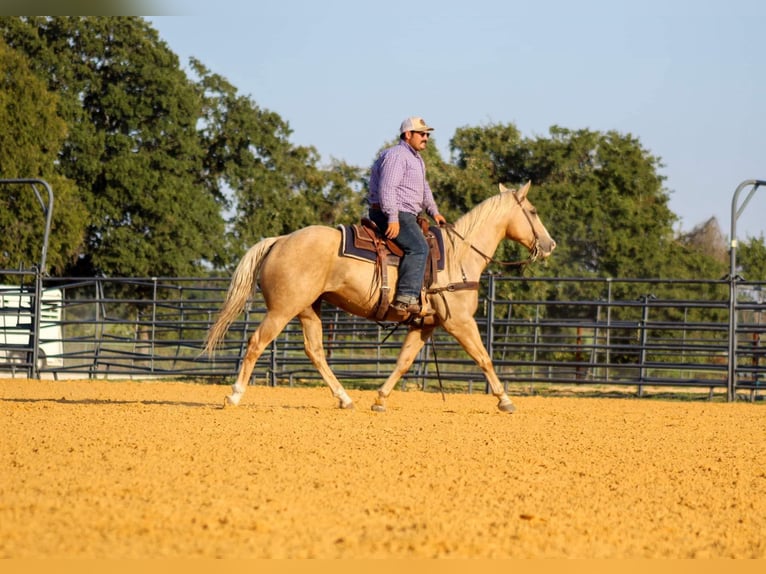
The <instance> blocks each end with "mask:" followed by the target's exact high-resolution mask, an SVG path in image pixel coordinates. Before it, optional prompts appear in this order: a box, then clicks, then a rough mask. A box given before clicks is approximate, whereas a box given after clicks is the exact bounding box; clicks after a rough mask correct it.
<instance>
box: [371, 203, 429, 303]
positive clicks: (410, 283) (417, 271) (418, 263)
mask: <svg viewBox="0 0 766 574" xmlns="http://www.w3.org/2000/svg"><path fill="white" fill-rule="evenodd" d="M370 219H372V220H373V221H374V222H375V224H376V225H377V226H378V229H380V230H381V231H382V232H383V233H385V231H386V228H387V227H388V218H387V217H386V214H385V213H383V212H382V211H380V210H377V209H371V210H370ZM394 243H396V244H397V245H398V246H399V247H401V248H402V251H404V256H403V257H402V260H401V261H400V262H399V280H398V281H397V284H396V285H397V286H396V297H397V298H400V297H402V296H406V297H414V298H415V299H416V300H420V288H421V286H422V285H423V276H424V275H425V273H426V260H427V258H428V242H427V241H426V238H425V236H424V235H423V230H422V229H420V225H418V222H417V216H415V215H413V214H411V213H407V212H404V211H400V212H399V235H397V236H396V238H395V239H394Z"/></svg>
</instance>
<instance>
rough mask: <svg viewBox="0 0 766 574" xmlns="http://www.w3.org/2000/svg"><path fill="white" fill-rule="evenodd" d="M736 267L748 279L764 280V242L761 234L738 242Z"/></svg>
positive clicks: (765, 265)
mask: <svg viewBox="0 0 766 574" xmlns="http://www.w3.org/2000/svg"><path fill="white" fill-rule="evenodd" d="M736 259H737V261H736V263H737V267H738V268H739V270H740V271H741V273H742V276H743V277H744V278H745V279H747V280H748V281H766V243H764V237H763V234H761V235H760V237H751V238H749V239H748V240H747V241H742V242H740V243H739V245H738V248H737V255H736Z"/></svg>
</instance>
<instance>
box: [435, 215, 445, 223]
mask: <svg viewBox="0 0 766 574" xmlns="http://www.w3.org/2000/svg"><path fill="white" fill-rule="evenodd" d="M434 221H435V222H436V223H438V224H439V225H447V220H446V219H444V216H443V215H442V214H441V213H439V214H437V215H436V216H434Z"/></svg>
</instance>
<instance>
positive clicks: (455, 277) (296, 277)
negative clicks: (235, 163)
mask: <svg viewBox="0 0 766 574" xmlns="http://www.w3.org/2000/svg"><path fill="white" fill-rule="evenodd" d="M530 184H531V182H527V183H526V184H525V185H524V186H523V187H522V188H521V189H519V190H514V189H508V188H506V187H505V186H504V185H503V184H500V185H499V190H500V192H499V193H498V194H496V195H493V196H490V197H488V198H487V199H485V200H484V201H482V202H481V203H480V204H478V205H476V206H475V207H474V208H472V209H471V210H470V211H468V212H467V213H465V214H464V215H462V216H461V217H460V218H459V219H458V220H457V221H455V223H454V225H448V226H445V227H446V234H445V238H444V241H443V243H444V259H445V262H444V268H443V270H440V271H438V272H437V273H436V276H435V277H434V278H433V282H432V284H431V285H428V286H425V287H426V289H425V291H424V297H423V300H424V303H425V305H424V309H428V311H429V312H430V314H428V315H426V316H424V317H420V316H419V317H417V318H416V320H412V321H407V322H406V324H407V328H408V331H407V334H406V336H405V339H404V342H403V344H402V347H401V349H400V351H399V355H398V357H397V360H396V365H395V367H394V370H393V371H392V372H391V374H390V376H389V377H388V378H387V379H386V380H385V382H384V383H383V385H381V387H380V388H379V389H378V392H377V396H376V398H375V401H374V404H373V405H372V407H371V408H372V410H373V411H376V412H384V411H385V410H386V399H387V398H388V397H389V395H390V394H391V391H392V390H393V389H394V386H395V385H396V383H397V382H398V381H399V380H400V379H401V378H402V376H404V374H405V373H406V372H407V371H408V370H409V368H410V367H411V366H412V363H413V361H414V360H415V357H416V356H417V354H418V352H419V351H420V350H421V348H422V347H423V345H425V343H426V342H427V341H428V339H429V337H430V336H431V335H432V333H433V331H434V329H436V328H437V327H439V326H441V327H442V328H444V330H446V331H447V332H448V333H449V334H451V335H452V336H453V337H455V339H457V341H458V342H459V343H460V345H461V346H462V347H463V349H464V350H465V351H466V352H467V353H468V355H469V356H470V357H471V358H472V359H473V360H474V361H475V362H476V364H477V365H478V367H479V368H480V369H481V370H482V371H483V374H484V377H485V378H486V380H487V382H488V383H489V386H490V388H491V391H492V394H493V395H494V396H495V397H496V398H497V399H498V403H497V408H498V409H499V410H500V411H502V412H506V413H512V412H514V411H515V410H516V408H515V406H514V405H513V403H512V402H511V400H510V398H509V397H508V395H507V393H506V392H505V390H504V388H503V385H502V383H501V382H500V379H499V378H498V376H497V373H496V372H495V369H494V366H493V364H492V359H491V358H490V356H489V354H488V353H487V350H486V348H485V347H484V344H483V342H482V339H481V335H480V333H479V327H478V325H477V324H476V320H475V319H474V314H475V312H476V309H477V307H478V303H479V294H478V288H479V279H480V277H481V274H482V272H483V271H484V269H485V268H486V267H487V265H488V264H489V263H490V262H491V261H494V259H492V256H491V255H488V254H494V252H495V251H496V249H497V247H498V245H499V244H500V242H501V241H502V240H503V239H509V240H513V241H515V242H517V243H519V244H520V245H522V246H524V247H525V248H526V249H527V250H528V252H529V256H528V258H527V260H526V261H525V262H523V263H527V262H532V261H535V260H536V259H538V258H541V259H544V258H546V257H548V256H549V255H550V254H551V253H552V251H553V250H554V248H555V247H556V242H555V241H554V240H553V239H552V238H551V236H550V235H549V234H548V230H547V229H546V228H545V226H544V225H543V223H542V222H541V221H540V218H539V216H538V213H537V210H536V209H535V207H534V206H533V205H532V204H531V203H530V202H529V199H528V198H527V195H528V192H529V187H530ZM341 236H342V233H341V230H340V229H339V228H333V227H329V226H323V225H312V226H308V227H304V228H301V229H298V230H296V231H293V232H292V233H289V234H285V235H280V236H276V237H268V238H265V239H262V240H261V241H259V242H258V243H256V244H255V245H253V246H252V247H250V248H249V249H248V251H247V252H246V253H245V255H244V256H243V257H242V259H241V260H240V261H239V263H238V265H237V267H236V269H235V271H234V274H233V276H232V278H231V282H230V284H229V288H228V292H227V294H226V298H225V300H224V303H223V305H222V307H221V310H220V312H219V315H218V318H217V320H216V321H215V323H214V324H213V325H212V326H211V327H210V329H209V331H208V334H207V338H206V341H205V347H204V350H203V352H207V353H208V354H210V355H213V354H214V353H215V349H216V347H217V346H218V345H219V344H220V342H221V341H222V340H223V337H224V335H225V333H226V331H227V330H228V328H229V327H230V326H231V324H232V323H233V322H234V320H235V319H236V318H237V316H238V315H239V314H240V313H241V312H242V310H243V309H244V307H245V305H246V304H247V301H248V299H249V298H250V297H251V295H252V293H253V291H254V288H255V285H256V283H259V284H260V288H261V292H262V295H263V299H264V301H265V303H266V309H267V311H266V314H265V316H264V317H263V321H262V322H261V323H260V324H259V326H258V327H257V329H256V330H255V332H254V333H253V334H252V335H251V336H250V338H249V339H248V344H247V349H246V351H245V356H244V359H243V361H242V365H241V367H240V370H239V373H238V375H237V380H236V382H235V383H234V384H233V385H231V394H230V395H227V396H226V397H225V398H224V406H225V407H226V406H236V405H238V404H239V402H240V400H241V399H242V396H243V394H244V393H245V388H246V386H247V382H248V380H249V378H250V376H251V374H252V372H253V369H254V368H255V364H256V361H257V360H258V357H260V356H261V354H262V353H263V351H264V350H265V349H266V347H267V346H268V345H269V343H271V341H273V340H274V339H275V338H276V337H277V336H278V335H279V333H281V332H282V330H283V329H284V328H285V326H286V325H287V324H288V322H289V321H291V320H292V319H293V318H295V317H297V318H298V320H299V321H300V324H301V328H302V330H303V338H304V350H305V352H306V355H307V356H308V357H309V359H310V360H311V362H312V363H313V365H314V367H315V368H316V369H317V370H318V371H319V373H320V375H321V376H322V379H323V380H324V382H325V383H326V384H327V385H328V386H329V387H330V390H331V391H332V394H333V396H334V397H335V398H336V399H337V400H338V401H339V407H340V408H341V409H352V408H354V402H353V401H352V400H351V398H350V397H349V395H348V393H347V392H346V390H345V389H344V388H343V385H341V383H340V381H339V380H338V379H337V377H336V376H335V374H334V373H333V372H332V370H331V368H330V366H329V365H328V363H327V359H326V357H325V352H324V348H323V345H322V320H321V318H320V309H321V305H322V302H327V303H329V304H331V305H334V306H336V307H339V308H341V309H343V310H345V311H346V312H348V313H352V314H354V315H357V316H359V317H365V318H368V319H370V320H377V318H376V310H377V308H378V304H379V300H380V283H381V281H380V278H379V277H377V278H376V265H375V264H373V263H371V262H368V261H361V260H359V259H355V258H351V257H345V256H343V255H342V254H341V253H340V249H339V246H340V242H341ZM388 277H389V280H390V282H391V284H392V285H395V284H396V268H395V267H391V268H390V270H389V271H388ZM391 313H393V310H390V311H389V314H388V315H386V316H385V317H384V318H383V321H396V322H403V321H402V320H401V319H400V318H396V319H395V318H394V317H395V316H394V315H391Z"/></svg>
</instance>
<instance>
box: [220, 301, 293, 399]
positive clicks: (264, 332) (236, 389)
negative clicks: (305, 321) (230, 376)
mask: <svg viewBox="0 0 766 574" xmlns="http://www.w3.org/2000/svg"><path fill="white" fill-rule="evenodd" d="M287 322H288V320H287V319H284V318H281V317H279V318H277V317H275V316H274V314H273V313H266V316H265V317H264V318H263V322H262V323H261V324H260V325H258V328H257V329H256V330H255V332H254V333H253V334H252V335H251V336H250V339H249V340H248V342H247V350H246V351H245V358H244V359H243V360H242V367H240V369H239V374H238V375H237V381H236V382H235V383H234V384H233V385H232V386H231V394H230V395H228V396H227V397H226V404H229V405H238V404H239V401H240V400H241V399H242V395H244V394H245V389H246V388H247V382H248V380H249V379H250V375H252V374H253V369H254V368H255V363H256V362H257V361H258V357H260V356H261V354H262V353H263V350H264V349H265V348H266V347H267V346H268V344H269V343H271V342H272V341H273V340H274V339H275V338H276V336H277V335H279V333H280V332H281V331H282V329H284V328H285V325H287Z"/></svg>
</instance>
